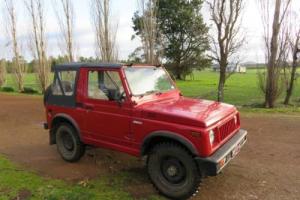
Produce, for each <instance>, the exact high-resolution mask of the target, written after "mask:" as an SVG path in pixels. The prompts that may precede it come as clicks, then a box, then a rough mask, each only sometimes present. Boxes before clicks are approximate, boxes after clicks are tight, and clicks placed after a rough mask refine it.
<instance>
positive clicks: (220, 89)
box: [218, 65, 226, 102]
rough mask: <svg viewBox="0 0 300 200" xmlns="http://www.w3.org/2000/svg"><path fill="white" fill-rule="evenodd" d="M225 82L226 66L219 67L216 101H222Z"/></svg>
mask: <svg viewBox="0 0 300 200" xmlns="http://www.w3.org/2000/svg"><path fill="white" fill-rule="evenodd" d="M225 81H226V65H225V66H221V65H220V76H219V86H218V101H219V102H223V101H224V86H225Z"/></svg>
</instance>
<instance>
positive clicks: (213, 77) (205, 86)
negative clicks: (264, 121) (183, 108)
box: [7, 69, 300, 107]
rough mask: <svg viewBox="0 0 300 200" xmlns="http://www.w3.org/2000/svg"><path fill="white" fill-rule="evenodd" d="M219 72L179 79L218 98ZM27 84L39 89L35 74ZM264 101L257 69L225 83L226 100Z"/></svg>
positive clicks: (299, 91) (189, 90)
mask: <svg viewBox="0 0 300 200" xmlns="http://www.w3.org/2000/svg"><path fill="white" fill-rule="evenodd" d="M217 84H218V73H216V72H211V71H209V70H205V71H197V72H195V73H194V78H193V80H191V78H188V79H187V80H186V81H177V86H178V87H179V88H180V90H181V91H182V93H183V95H184V96H188V97H199V98H204V99H211V100H216V95H217V92H216V89H217ZM7 86H11V87H14V88H16V87H15V84H14V81H13V77H12V75H9V76H8V80H7ZM25 86H26V87H31V88H34V89H36V90H39V87H38V85H37V84H36V77H35V75H34V74H27V75H26V76H25ZM283 98H284V93H283V94H282V95H281V97H280V98H279V99H278V102H277V103H278V105H280V104H281V103H282V102H283ZM299 100H300V85H299V83H297V82H296V86H295V91H294V96H293V97H292V103H294V104H295V105H296V106H299V104H300V102H299ZM263 101H264V95H263V94H262V92H261V91H260V89H259V87H258V79H257V70H256V69H251V70H248V71H247V73H246V74H233V75H232V76H231V77H230V78H229V79H228V80H227V82H226V85H225V102H227V103H230V104H234V105H238V106H246V107H257V106H259V105H260V104H262V103H263Z"/></svg>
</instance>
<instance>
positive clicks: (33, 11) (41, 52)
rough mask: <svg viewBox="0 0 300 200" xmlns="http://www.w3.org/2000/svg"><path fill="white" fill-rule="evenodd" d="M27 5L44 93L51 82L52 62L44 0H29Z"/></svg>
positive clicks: (31, 41) (33, 48)
mask: <svg viewBox="0 0 300 200" xmlns="http://www.w3.org/2000/svg"><path fill="white" fill-rule="evenodd" d="M25 5H26V7H27V10H28V12H29V15H30V18H31V28H32V30H31V31H32V36H31V38H30V49H31V51H32V55H33V57H34V59H35V60H36V61H37V62H35V65H36V72H37V73H36V74H37V82H38V84H39V85H40V88H41V90H42V92H43V93H44V92H45V91H46V89H47V87H48V85H49V82H50V71H51V70H50V62H49V61H48V59H47V54H46V49H47V47H46V43H47V42H46V37H45V21H44V7H43V0H27V1H25Z"/></svg>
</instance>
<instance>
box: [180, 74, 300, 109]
mask: <svg viewBox="0 0 300 200" xmlns="http://www.w3.org/2000/svg"><path fill="white" fill-rule="evenodd" d="M218 75H219V74H218V73H216V72H211V71H208V70H205V71H200V72H195V74H194V80H191V79H188V80H186V81H177V86H178V87H179V88H180V89H181V91H182V93H183V95H184V96H189V97H200V98H205V99H211V100H216V99H217V92H216V91H217V86H218V78H219V76H218ZM284 95H285V94H284V93H283V94H282V95H281V97H280V98H279V99H278V101H277V103H278V104H280V103H282V102H283V98H284ZM299 99H300V86H299V84H298V83H297V82H296V87H295V91H294V96H293V97H292V100H293V103H295V102H296V100H299ZM224 101H225V102H227V103H230V104H234V105H238V106H254V107H255V106H257V105H259V104H262V103H263V102H264V95H263V93H262V92H261V91H260V89H259V86H258V78H257V70H255V69H254V70H248V71H247V73H245V74H233V75H232V76H231V77H230V78H229V79H228V80H227V81H226V84H225V98H224ZM299 104H300V102H299V103H298V105H299Z"/></svg>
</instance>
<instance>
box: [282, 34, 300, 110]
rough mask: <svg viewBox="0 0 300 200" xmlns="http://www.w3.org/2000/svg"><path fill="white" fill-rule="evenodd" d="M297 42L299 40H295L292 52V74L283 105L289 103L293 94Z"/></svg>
mask: <svg viewBox="0 0 300 200" xmlns="http://www.w3.org/2000/svg"><path fill="white" fill-rule="evenodd" d="M298 40H299V39H298V38H297V42H296V44H295V47H294V51H293V65H292V73H291V79H290V83H289V86H288V89H287V91H286V96H285V100H284V104H285V105H288V104H289V103H290V98H291V96H292V94H293V89H294V82H295V78H296V72H297V53H298Z"/></svg>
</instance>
